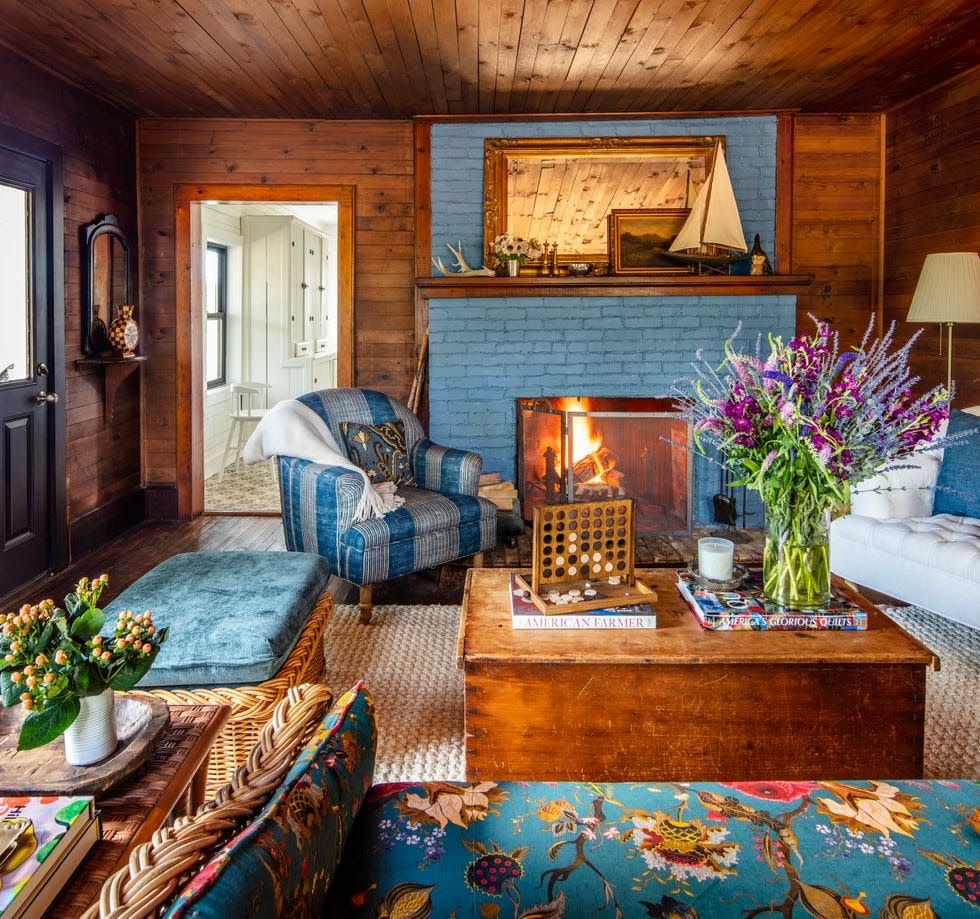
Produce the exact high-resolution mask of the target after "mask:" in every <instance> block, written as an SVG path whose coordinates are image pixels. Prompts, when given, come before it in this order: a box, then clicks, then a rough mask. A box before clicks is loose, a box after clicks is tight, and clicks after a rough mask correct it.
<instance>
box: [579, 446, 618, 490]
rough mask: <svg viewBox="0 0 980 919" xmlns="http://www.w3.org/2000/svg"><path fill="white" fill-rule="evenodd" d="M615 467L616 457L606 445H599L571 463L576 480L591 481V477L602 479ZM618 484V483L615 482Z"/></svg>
mask: <svg viewBox="0 0 980 919" xmlns="http://www.w3.org/2000/svg"><path fill="white" fill-rule="evenodd" d="M615 468H616V457H615V456H614V455H613V452H612V450H610V449H609V448H608V447H599V449H598V450H596V451H595V453H590V454H589V455H588V456H584V457H582V459H580V460H578V461H576V462H575V463H574V464H573V465H572V472H574V473H575V481H576V482H583V483H584V482H591V481H592V480H593V479H598V480H600V481H601V480H604V479H605V477H606V476H607V475H608V474H609V473H610V472H611V471H612V470H613V469H615ZM617 484H618V483H617Z"/></svg>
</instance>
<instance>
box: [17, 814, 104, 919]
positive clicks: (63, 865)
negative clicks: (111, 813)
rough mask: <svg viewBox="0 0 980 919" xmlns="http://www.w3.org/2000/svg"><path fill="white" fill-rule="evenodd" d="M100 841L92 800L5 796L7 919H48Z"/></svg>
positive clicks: (98, 826)
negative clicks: (41, 918) (42, 918)
mask: <svg viewBox="0 0 980 919" xmlns="http://www.w3.org/2000/svg"><path fill="white" fill-rule="evenodd" d="M100 837H101V828H100V825H99V817H98V814H97V812H96V810H95V804H94V801H93V800H92V798H60V797H54V796H50V797H48V796H46V797H43V798H28V797H0V876H2V879H3V885H2V887H0V915H2V916H3V919H21V917H22V919H36V917H39V916H42V915H43V914H44V912H45V910H46V909H47V908H48V907H49V906H51V904H52V903H54V901H55V898H56V897H57V896H58V895H59V894H60V893H61V891H62V890H63V888H64V887H65V885H66V884H67V883H68V881H69V879H70V878H71V876H72V874H73V873H74V872H75V870H76V869H77V868H78V866H79V865H80V864H81V862H82V859H84V858H85V856H86V855H87V854H88V853H89V850H90V849H91V848H92V846H94V845H95V844H96V842H98V841H99V838H100Z"/></svg>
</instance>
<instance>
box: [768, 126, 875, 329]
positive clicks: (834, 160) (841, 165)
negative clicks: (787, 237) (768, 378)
mask: <svg viewBox="0 0 980 919" xmlns="http://www.w3.org/2000/svg"><path fill="white" fill-rule="evenodd" d="M882 130H883V128H882V123H881V117H880V116H879V115H798V116H797V117H796V118H795V119H794V131H793V223H792V226H793V231H792V236H793V271H794V272H798V273H800V274H812V275H813V276H814V281H813V284H812V285H811V287H810V291H809V293H808V294H806V295H805V296H801V297H799V298H797V326H798V328H801V329H806V330H808V329H810V328H812V325H811V323H810V320H809V319H808V317H807V314H808V313H812V314H813V315H814V316H816V317H817V318H818V319H829V320H831V321H832V322H833V323H834V327H835V328H836V329H837V330H838V331H839V332H840V333H841V337H842V339H843V340H844V341H845V342H849V343H854V342H855V341H860V339H861V336H862V335H863V334H864V331H865V329H866V328H867V326H868V322H869V320H870V319H871V318H872V317H873V316H877V315H878V313H879V312H880V308H879V300H880V295H879V285H880V259H881V206H882V189H881V179H882V159H881V155H882ZM781 270H785V269H781Z"/></svg>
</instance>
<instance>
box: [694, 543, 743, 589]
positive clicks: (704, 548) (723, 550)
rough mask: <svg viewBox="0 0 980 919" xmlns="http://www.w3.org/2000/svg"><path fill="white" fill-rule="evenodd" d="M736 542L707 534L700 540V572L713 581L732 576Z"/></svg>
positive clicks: (723, 579)
mask: <svg viewBox="0 0 980 919" xmlns="http://www.w3.org/2000/svg"><path fill="white" fill-rule="evenodd" d="M734 556H735V543H733V542H732V541H731V540H730V539H719V538H717V537H715V536H707V537H705V538H704V539H699V540H698V574H700V575H701V577H703V578H710V579H711V580H712V581H728V580H730V579H731V577H732V566H733V560H734Z"/></svg>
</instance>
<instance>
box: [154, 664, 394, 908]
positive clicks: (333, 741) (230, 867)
mask: <svg viewBox="0 0 980 919" xmlns="http://www.w3.org/2000/svg"><path fill="white" fill-rule="evenodd" d="M376 744H377V728H376V725H375V719H374V706H373V704H372V702H371V696H370V695H369V694H368V692H367V690H366V689H365V688H364V686H363V684H362V683H358V684H357V685H356V686H354V688H353V689H351V690H350V691H349V692H346V693H344V694H343V695H342V696H341V697H340V698H339V699H338V700H337V701H336V702H335V703H334V704H333V707H332V708H331V709H330V711H329V712H328V713H327V714H326V715H325V716H324V718H323V720H322V721H321V722H320V725H319V726H318V727H317V729H316V730H315V731H314V732H313V737H312V738H311V739H310V742H309V743H308V744H307V745H306V746H305V747H304V748H303V750H302V751H300V754H299V756H298V757H297V758H296V762H295V763H294V764H293V767H292V768H291V769H290V770H289V772H288V773H287V774H286V777H285V778H284V779H283V780H282V783H281V784H280V785H279V787H278V788H277V789H276V790H275V791H274V792H273V794H272V797H271V798H270V799H269V803H268V804H266V806H265V808H263V810H262V811H261V813H259V815H258V816H257V817H256V818H255V819H254V820H253V821H252V822H251V823H250V824H248V825H247V826H246V827H245V828H244V829H242V830H241V831H240V832H239V833H237V834H236V835H235V836H234V837H233V838H232V839H231V840H230V841H229V842H228V843H227V844H226V845H225V846H224V848H223V849H221V851H220V852H218V853H217V854H216V855H215V856H214V857H213V858H212V859H211V861H210V862H208V863H207V864H206V865H205V866H204V867H203V868H201V870H200V871H198V873H197V874H196V875H195V876H194V877H193V878H192V879H191V880H190V882H189V883H188V884H187V886H186V887H185V888H184V889H183V890H182V891H181V892H180V893H179V894H178V895H177V897H176V898H175V899H174V900H173V901H172V903H171V904H170V908H169V909H168V910H167V913H166V919H229V917H232V916H249V917H251V919H278V917H280V916H293V917H300V916H308V917H309V916H320V915H321V909H322V908H323V901H324V899H325V898H326V894H327V888H328V886H329V885H330V882H331V880H332V879H333V877H334V874H335V872H336V870H337V864H338V863H339V862H340V856H341V854H342V852H343V848H344V842H345V838H346V835H347V833H348V832H349V830H350V827H351V825H352V824H353V822H354V817H355V816H356V815H357V812H358V811H359V810H360V807H361V804H362V802H363V801H364V798H365V796H366V795H367V792H368V789H369V788H370V787H371V780H372V777H373V776H374V757H375V747H376Z"/></svg>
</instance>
